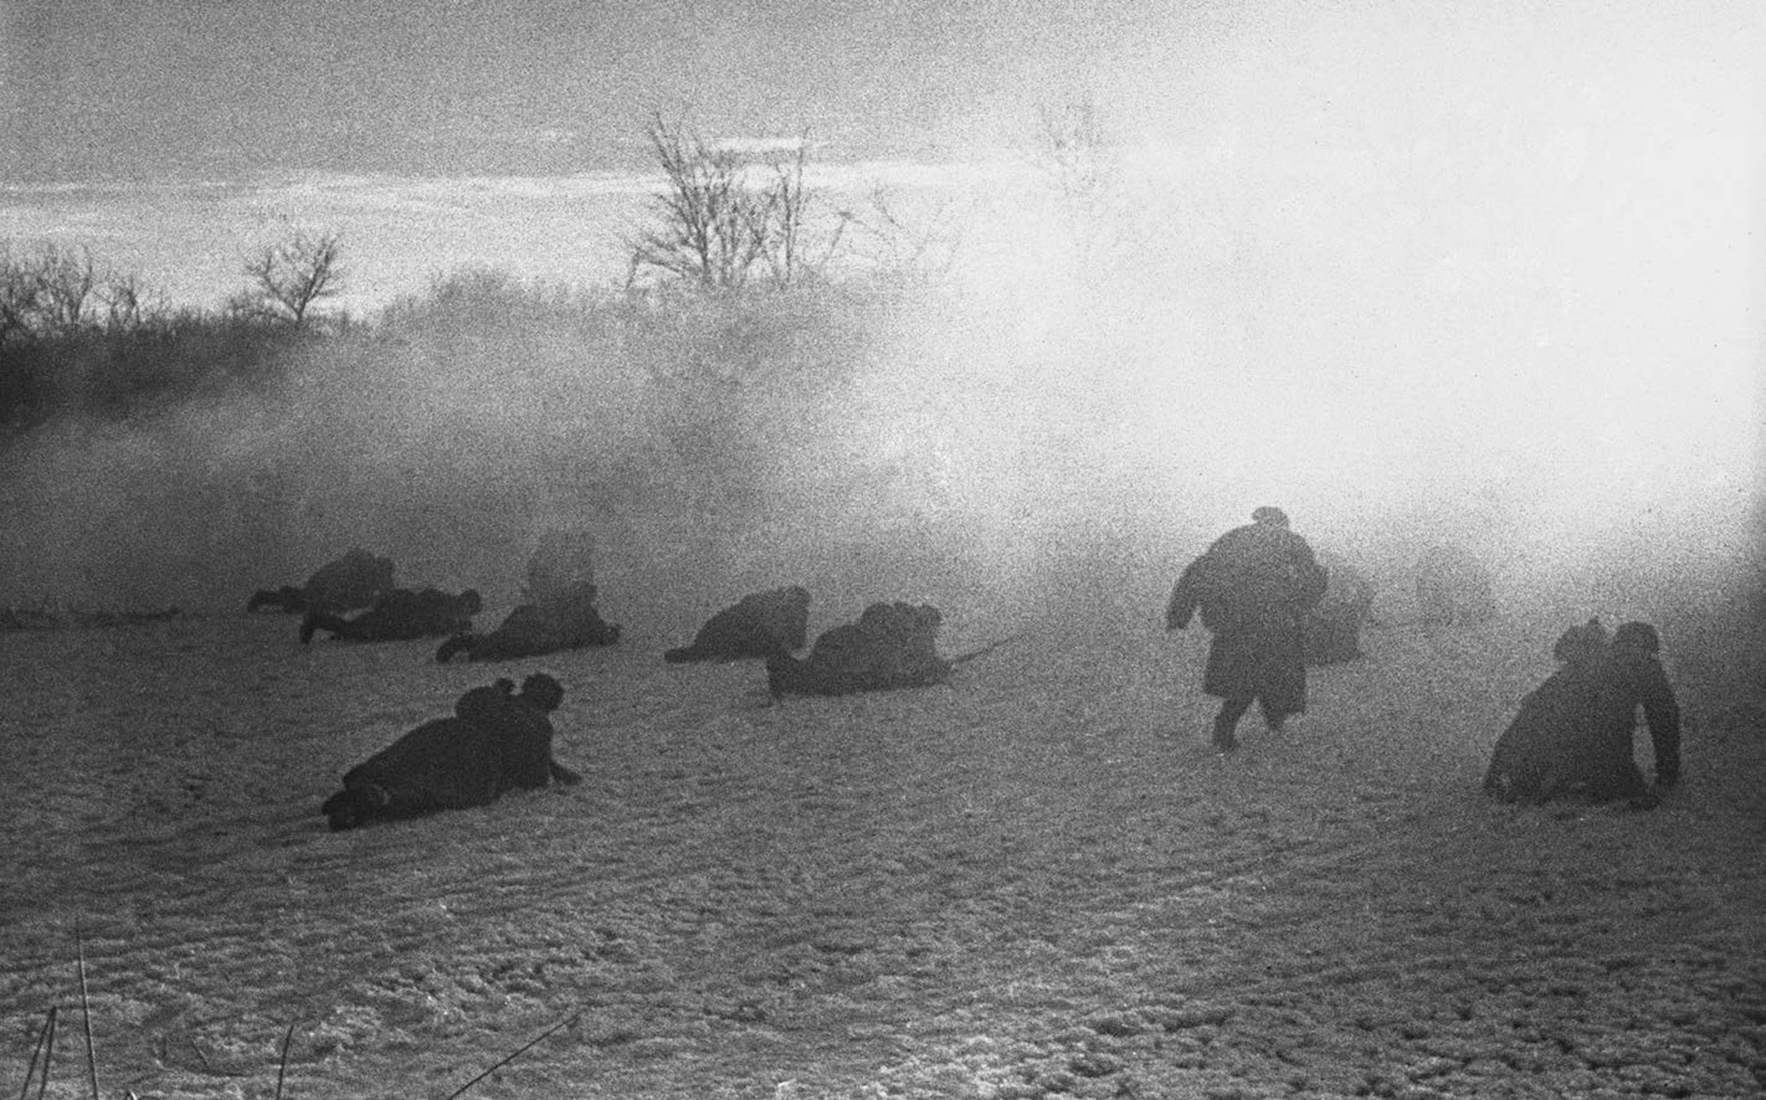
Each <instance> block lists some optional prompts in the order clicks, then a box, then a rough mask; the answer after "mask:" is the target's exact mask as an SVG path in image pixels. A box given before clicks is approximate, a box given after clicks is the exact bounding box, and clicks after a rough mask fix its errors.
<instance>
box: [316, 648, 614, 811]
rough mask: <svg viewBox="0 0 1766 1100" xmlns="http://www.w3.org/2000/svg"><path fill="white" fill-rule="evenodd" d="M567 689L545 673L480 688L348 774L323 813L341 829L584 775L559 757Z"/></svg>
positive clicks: (480, 800) (471, 802)
mask: <svg viewBox="0 0 1766 1100" xmlns="http://www.w3.org/2000/svg"><path fill="white" fill-rule="evenodd" d="M563 700H564V688H563V687H562V686H561V685H560V684H559V683H558V681H557V680H555V679H553V678H552V677H551V676H548V675H546V674H545V673H543V672H536V673H534V674H533V675H531V676H529V677H528V678H527V679H526V680H525V681H523V682H522V685H521V693H520V694H516V693H515V683H514V681H512V680H508V679H499V680H498V681H497V682H496V683H495V684H492V685H491V686H489V687H479V688H473V689H472V690H471V691H468V692H467V693H466V694H464V695H462V696H461V697H460V699H459V701H458V702H456V703H455V704H454V716H453V717H451V718H437V719H434V720H433V721H429V722H425V723H423V724H422V725H420V726H418V727H417V728H415V729H413V730H411V731H410V732H409V733H406V734H405V735H404V736H403V737H400V738H399V739H398V740H397V741H394V742H393V743H392V744H390V745H388V746H387V747H386V748H384V749H381V750H380V751H379V752H377V753H375V754H374V755H373V756H371V757H369V758H368V759H367V760H365V761H363V762H362V763H360V764H358V765H356V766H355V767H353V768H351V769H350V770H349V771H348V772H347V773H345V774H344V777H343V790H341V791H339V792H338V793H337V794H334V795H332V796H331V797H330V798H328V799H326V801H325V804H324V806H322V807H321V808H320V812H321V813H323V814H324V815H325V818H326V820H327V822H328V823H329V824H330V826H331V828H332V829H334V830H342V829H353V828H356V827H357V826H360V825H364V824H367V823H368V822H370V821H379V820H393V819H397V818H407V817H416V816H418V815H420V814H427V813H433V812H435V811H437V810H453V809H463V808H466V807H469V806H486V805H489V804H490V803H492V802H494V801H496V800H497V799H498V798H500V797H501V796H502V795H503V794H504V793H505V792H507V791H511V790H515V789H517V788H520V789H523V790H536V789H538V788H540V787H544V786H546V784H547V783H549V782H552V781H557V782H558V783H561V784H565V785H567V786H568V785H572V784H576V783H580V782H581V781H582V776H580V775H578V774H577V773H576V772H573V771H571V770H570V769H569V768H566V767H564V766H563V765H562V764H559V763H558V762H557V761H556V760H554V759H552V722H551V719H549V718H548V717H547V715H549V714H550V713H551V712H552V711H554V710H557V709H558V705H559V703H561V702H563Z"/></svg>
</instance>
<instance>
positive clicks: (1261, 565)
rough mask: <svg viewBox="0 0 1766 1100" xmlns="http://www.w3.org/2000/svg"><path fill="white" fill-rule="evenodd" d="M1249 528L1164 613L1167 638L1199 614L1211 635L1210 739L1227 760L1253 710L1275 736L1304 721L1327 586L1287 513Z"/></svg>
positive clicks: (1201, 567) (1184, 585)
mask: <svg viewBox="0 0 1766 1100" xmlns="http://www.w3.org/2000/svg"><path fill="white" fill-rule="evenodd" d="M1251 519H1252V522H1251V523H1250V524H1248V525H1246V526H1244V527H1235V528H1233V529H1232V530H1231V531H1228V532H1227V533H1226V534H1224V535H1222V536H1221V537H1220V538H1218V539H1216V540H1215V541H1214V544H1213V545H1212V546H1210V547H1209V548H1208V550H1207V552H1206V553H1204V554H1203V555H1202V556H1201V557H1199V558H1197V559H1196V560H1195V561H1193V562H1191V563H1190V564H1189V566H1188V567H1187V568H1186V569H1185V570H1184V571H1183V575H1182V576H1180V577H1179V578H1178V581H1177V585H1176V587H1175V588H1173V589H1172V592H1171V600H1170V602H1169V603H1167V604H1166V608H1165V627H1166V629H1167V630H1183V629H1184V628H1186V627H1187V626H1189V623H1190V619H1191V618H1192V617H1193V616H1194V615H1195V614H1196V613H1197V612H1198V611H1200V612H1201V616H1202V625H1203V626H1206V627H1207V628H1208V629H1209V630H1210V631H1212V632H1213V635H1214V637H1213V640H1212V642H1211V643H1210V645H1209V647H1208V664H1207V667H1206V669H1205V670H1204V672H1203V676H1202V690H1203V691H1204V692H1206V693H1207V694H1209V695H1212V696H1214V697H1215V698H1217V699H1220V700H1221V704H1220V711H1219V713H1218V714H1216V715H1215V717H1214V726H1213V736H1212V740H1213V744H1214V747H1215V748H1216V749H1218V750H1220V751H1221V752H1231V751H1232V750H1233V749H1235V748H1237V747H1238V738H1237V735H1236V733H1235V730H1236V729H1237V727H1238V724H1239V719H1240V718H1242V717H1244V714H1245V712H1246V711H1247V710H1249V709H1250V708H1251V704H1252V703H1253V702H1255V703H1257V704H1258V706H1259V707H1260V709H1261V710H1262V711H1263V719H1264V721H1265V723H1267V724H1268V726H1269V729H1270V731H1271V732H1272V733H1279V732H1280V731H1281V729H1282V724H1283V723H1284V722H1285V721H1286V720H1287V719H1288V717H1289V716H1290V715H1294V714H1303V713H1305V711H1306V618H1307V615H1308V614H1309V613H1310V612H1311V610H1312V609H1313V608H1314V607H1316V606H1317V605H1318V602H1319V601H1320V600H1321V599H1323V598H1324V593H1325V586H1326V583H1327V578H1326V576H1325V572H1324V570H1322V569H1320V568H1319V566H1318V562H1317V561H1316V560H1315V559H1314V557H1313V553H1312V547H1311V546H1309V545H1308V544H1307V542H1306V540H1305V539H1303V538H1301V537H1300V536H1299V535H1297V534H1295V533H1294V532H1293V531H1291V530H1289V527H1288V517H1287V514H1286V513H1285V512H1283V511H1282V510H1281V509H1280V508H1273V507H1267V506H1266V507H1262V508H1259V509H1257V510H1256V511H1255V512H1253V513H1251Z"/></svg>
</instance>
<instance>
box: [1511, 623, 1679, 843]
mask: <svg viewBox="0 0 1766 1100" xmlns="http://www.w3.org/2000/svg"><path fill="white" fill-rule="evenodd" d="M1660 649H1661V638H1660V636H1659V635H1658V634H1657V633H1656V629H1655V627H1653V626H1651V625H1649V624H1648V623H1641V622H1628V623H1624V624H1623V625H1621V626H1620V627H1619V628H1618V629H1617V630H1615V631H1614V632H1613V634H1612V637H1611V639H1610V640H1609V639H1608V638H1607V636H1606V631H1605V630H1604V629H1603V628H1602V627H1601V625H1600V623H1599V621H1598V620H1593V619H1591V620H1589V622H1588V623H1587V624H1586V625H1584V626H1581V627H1574V628H1572V629H1570V630H1568V631H1565V632H1564V635H1563V636H1562V637H1560V638H1559V639H1558V643H1557V646H1556V647H1555V648H1554V649H1553V651H1552V652H1553V654H1554V655H1555V656H1556V657H1557V658H1558V659H1559V660H1560V661H1562V662H1564V664H1563V667H1562V668H1560V669H1558V671H1557V672H1555V673H1553V674H1552V675H1551V676H1550V677H1549V678H1547V679H1546V681H1545V682H1544V683H1542V684H1540V685H1539V687H1538V688H1536V689H1534V690H1533V691H1532V692H1530V693H1529V694H1528V695H1527V697H1526V698H1525V699H1523V700H1522V701H1521V707H1520V710H1519V711H1518V712H1517V713H1516V715H1515V718H1514V720H1513V721H1512V722H1510V723H1509V726H1508V728H1507V729H1506V730H1504V731H1503V734H1502V737H1501V738H1499V739H1498V740H1497V742H1496V749H1495V751H1494V752H1493V753H1492V754H1491V760H1490V767H1489V770H1488V771H1486V772H1485V775H1484V790H1485V791H1486V792H1488V793H1489V794H1491V795H1492V796H1494V797H1496V798H1498V799H1501V800H1502V801H1504V802H1543V801H1546V800H1548V799H1553V798H1564V797H1574V796H1580V797H1585V798H1587V799H1589V800H1590V801H1593V802H1615V801H1628V802H1630V803H1631V805H1632V806H1634V807H1636V808H1638V809H1650V808H1653V807H1655V806H1656V805H1658V804H1659V803H1660V802H1661V796H1662V792H1664V791H1666V790H1668V789H1669V788H1671V787H1673V786H1674V785H1675V784H1676V783H1678V782H1679V781H1680V705H1679V702H1678V701H1677V700H1676V699H1675V697H1674V688H1673V686H1672V685H1671V684H1670V683H1669V682H1668V674H1667V673H1666V672H1665V671H1664V670H1663V668H1662V664H1661V661H1660V660H1659V659H1658V658H1657V656H1656V654H1657V653H1658V651H1659V650H1660ZM1640 708H1641V709H1642V711H1643V715H1644V721H1645V722H1646V723H1647V725H1648V727H1649V732H1650V741H1651V744H1652V747H1653V749H1654V751H1655V773H1656V775H1655V780H1656V781H1655V786H1654V788H1653V789H1652V788H1651V786H1650V785H1649V784H1648V783H1646V782H1645V781H1644V778H1643V774H1642V773H1641V772H1639V771H1638V769H1637V764H1636V761H1635V759H1634V758H1633V755H1632V741H1633V738H1634V736H1635V734H1636V729H1637V712H1638V710H1639V709H1640Z"/></svg>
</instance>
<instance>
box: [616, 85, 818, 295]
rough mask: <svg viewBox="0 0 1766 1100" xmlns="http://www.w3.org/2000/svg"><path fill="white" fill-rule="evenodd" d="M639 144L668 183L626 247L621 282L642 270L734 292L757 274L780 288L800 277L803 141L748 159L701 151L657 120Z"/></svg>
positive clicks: (689, 136)
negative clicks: (651, 219)
mask: <svg viewBox="0 0 1766 1100" xmlns="http://www.w3.org/2000/svg"><path fill="white" fill-rule="evenodd" d="M644 136H645V138H646V139H647V140H648V142H649V144H650V150H651V152H652V153H653V154H654V155H655V156H656V160H657V163H658V164H659V165H660V166H661V167H662V172H663V176H664V178H665V181H666V182H665V187H664V190H663V192H662V193H661V194H660V195H658V196H657V197H656V200H655V212H656V214H657V224H656V226H655V227H654V228H651V229H647V230H644V231H642V232H640V233H639V234H638V235H637V236H636V237H635V238H634V239H633V240H632V242H631V256H632V258H631V266H630V269H629V274H628V280H627V281H628V283H633V282H636V281H637V279H638V275H639V273H640V272H642V271H645V270H647V269H648V270H656V271H662V272H664V273H666V274H668V275H672V276H674V277H677V278H680V279H684V280H687V281H689V282H692V283H696V284H697V285H698V286H700V287H701V288H703V289H706V290H741V289H742V288H743V287H744V286H746V285H747V283H748V280H749V278H750V277H751V275H752V274H753V272H754V271H755V270H756V269H757V268H759V269H761V270H763V271H764V272H765V275H766V277H767V279H768V280H769V281H770V282H771V283H772V284H773V285H775V286H781V287H783V286H789V285H791V283H793V282H794V281H796V280H797V279H798V278H799V277H800V276H801V275H802V274H803V272H804V271H805V270H806V269H807V267H808V264H807V263H806V260H805V256H804V242H803V235H804V227H805V224H806V221H807V218H808V214H809V211H810V208H811V203H812V199H813V195H812V193H811V192H810V190H809V189H808V188H807V186H806V185H805V181H804V175H805V169H806V168H807V166H808V163H809V142H808V140H807V139H804V138H799V139H798V140H796V141H795V142H790V143H786V144H784V145H781V146H777V147H775V148H774V149H772V150H770V151H767V152H762V153H755V152H752V151H743V150H740V149H737V148H735V147H733V146H729V145H716V144H711V143H708V142H707V141H705V140H704V139H703V138H702V137H700V136H699V135H698V134H697V133H695V132H693V131H692V130H691V129H690V128H688V127H687V126H686V125H685V124H684V123H679V122H672V123H671V122H669V121H668V120H666V119H664V118H662V117H661V116H660V115H657V116H655V117H653V118H652V119H651V120H650V122H649V124H648V125H647V126H646V127H645V130H644ZM757 176H764V177H765V179H764V180H758V181H757V179H756V177H757Z"/></svg>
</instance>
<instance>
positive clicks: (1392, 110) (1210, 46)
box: [0, 0, 1766, 181]
mask: <svg viewBox="0 0 1766 1100" xmlns="http://www.w3.org/2000/svg"><path fill="white" fill-rule="evenodd" d="M1762 8H1766V5H1760V4H1758V3H1757V2H1756V0H1693V2H1691V3H1684V4H1674V5H1662V4H1658V3H1655V2H1654V0H1600V2H1595V0H1571V2H1555V3H1554V2H1546V0H1529V2H1525V3H1523V2H1520V0H1480V2H1478V3H1469V4H1468V3H1463V2H1460V0H1451V2H1450V0H1419V2H1415V3H1379V2H1372V0H1344V2H1332V3H1324V2H1322V0H1315V2H1306V0H1183V2H1170V0H1166V2H1158V0H1153V2H1148V0H758V2H756V0H749V2H738V0H600V2H595V0H476V2H474V0H403V2H402V3H401V2H393V3H388V2H384V0H305V2H302V3H297V4H290V3H286V2H284V0H136V2H133V3H121V2H118V0H0V179H12V180H36V181H42V180H56V179H78V178H89V177H92V176H109V177H113V178H124V179H130V178H164V177H167V176H181V177H186V178H212V177H232V176H237V175H239V174H245V173H251V172H253V171H258V170H271V171H288V170H294V171H302V170H308V171H345V172H352V171H374V172H407V173H434V174H462V173H523V174H530V173H541V174H543V173H556V172H572V171H578V170H581V169H585V168H608V167H615V168H617V167H628V166H630V164H631V163H632V161H633V160H634V159H641V151H640V149H639V140H638V139H639V133H640V127H641V125H642V122H643V120H644V119H645V118H646V117H647V116H648V115H649V114H650V112H652V111H655V110H663V111H665V112H668V113H671V114H674V115H685V116H688V117H690V118H692V119H693V120H695V121H696V122H697V123H698V124H699V125H700V127H701V128H702V129H704V130H707V131H711V132H713V133H716V134H719V135H724V136H778V135H789V134H795V133H798V132H803V131H807V132H809V133H810V134H811V135H812V136H813V137H815V138H817V139H818V140H820V141H822V142H824V143H826V148H827V150H828V155H830V156H835V157H854V158H858V157H878V156H889V157H911V158H923V159H933V160H942V159H957V158H962V157H965V156H968V155H971V154H972V153H974V152H975V151H976V150H977V149H985V148H988V147H1000V146H1009V145H1010V144H1011V143H1012V142H1013V141H1015V140H1017V139H1019V138H1020V137H1021V136H1022V135H1023V134H1024V133H1025V131H1026V130H1027V129H1028V128H1030V127H1032V126H1033V122H1034V118H1035V112H1036V109H1037V106H1038V105H1039V104H1044V103H1047V104H1057V105H1058V104H1062V103H1069V102H1073V101H1075V100H1077V99H1079V98H1082V97H1086V98H1090V99H1092V100H1094V101H1095V102H1096V103H1097V104H1098V105H1099V106H1100V107H1101V108H1102V109H1103V110H1104V112H1105V113H1106V115H1107V117H1109V118H1111V119H1113V120H1114V122H1115V125H1116V126H1117V128H1118V129H1119V130H1122V131H1127V132H1126V133H1124V134H1122V135H1121V136H1124V137H1125V138H1128V139H1132V140H1136V141H1149V140H1151V141H1154V142H1156V143H1172V144H1180V145H1210V144H1215V145H1218V144H1220V143H1223V142H1227V143H1230V142H1238V141H1247V142H1251V143H1265V144H1268V143H1273V144H1277V145H1284V146H1290V147H1293V148H1295V149H1296V150H1299V151H1301V152H1305V151H1306V149H1307V147H1308V146H1316V147H1320V148H1328V149H1344V148H1347V149H1350V150H1352V151H1353V150H1355V149H1359V148H1366V147H1369V146H1373V147H1379V148H1380V149H1381V151H1382V152H1386V151H1389V149H1388V148H1385V147H1387V146H1390V145H1391V144H1393V143H1397V144H1400V145H1405V144H1416V143H1418V142H1419V141H1420V142H1428V141H1431V140H1433V141H1437V142H1442V143H1447V144H1452V143H1453V142H1455V141H1457V140H1459V139H1460V138H1461V137H1462V136H1463V137H1468V138H1470V139H1471V140H1473V141H1475V142H1476V141H1484V140H1487V139H1489V138H1491V137H1492V136H1493V135H1494V136H1496V137H1498V138H1500V137H1502V136H1503V134H1504V132H1505V131H1507V132H1509V133H1510V136H1515V135H1517V134H1518V136H1519V137H1520V138H1521V139H1523V140H1524V139H1526V138H1527V137H1529V136H1530V128H1537V127H1541V126H1551V125H1556V124H1558V123H1561V122H1564V121H1566V120H1567V121H1569V122H1571V123H1590V122H1592V123H1594V124H1596V125H1603V124H1613V125H1619V126H1629V125H1635V126H1636V127H1638V128H1639V129H1648V128H1650V127H1654V128H1656V129H1657V130H1664V129H1669V128H1672V129H1678V130H1681V131H1684V132H1686V133H1689V134H1693V135H1694V136H1697V134H1698V133H1701V132H1702V133H1704V134H1707V135H1708V134H1710V133H1713V132H1721V131H1723V130H1725V129H1726V128H1734V127H1736V126H1738V125H1740V124H1739V123H1738V122H1737V119H1738V118H1739V117H1740V116H1741V114H1742V113H1743V112H1745V111H1746V110H1749V109H1752V108H1757V107H1758V106H1759V105H1760V102H1761V100H1760V96H1759V91H1760V84H1759V81H1760V75H1761V70H1762V67H1763V66H1762V63H1761V62H1760V58H1761V56H1762V53H1761V52H1760V51H1761V49H1762V47H1766V38H1763V37H1762V35H1761V26H1762V18H1763V17H1762V14H1761V9H1762ZM1670 12H1671V14H1666V13H1670ZM1646 114H1647V115H1648V117H1642V116H1644V115H1646ZM1633 116H1637V117H1636V118H1635V121H1634V118H1633ZM1652 136H1660V134H1657V135H1650V134H1646V133H1640V134H1639V138H1640V140H1647V139H1649V138H1650V137H1652Z"/></svg>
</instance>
